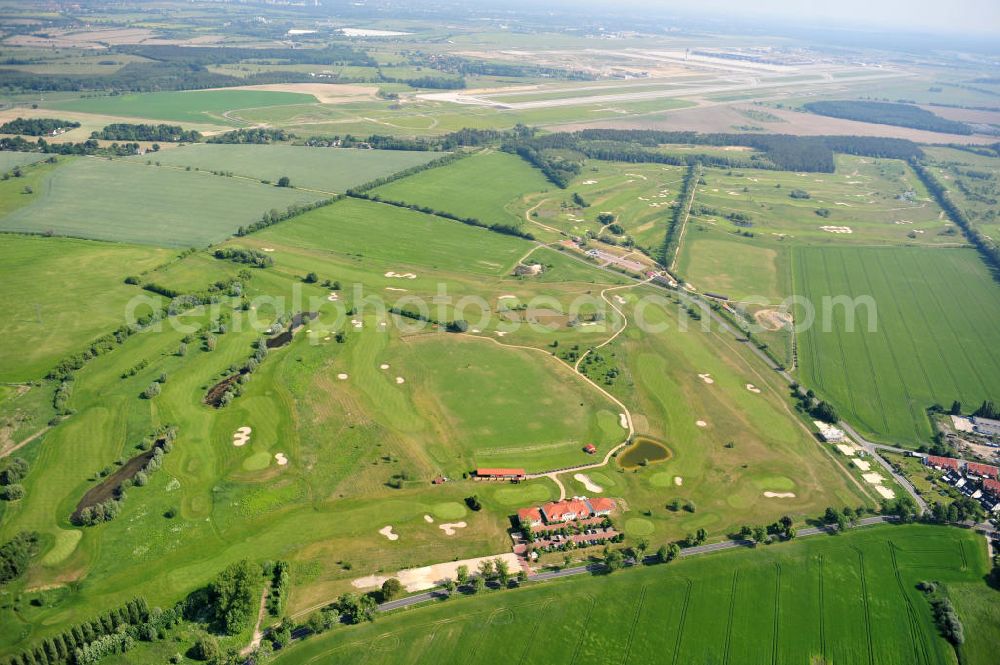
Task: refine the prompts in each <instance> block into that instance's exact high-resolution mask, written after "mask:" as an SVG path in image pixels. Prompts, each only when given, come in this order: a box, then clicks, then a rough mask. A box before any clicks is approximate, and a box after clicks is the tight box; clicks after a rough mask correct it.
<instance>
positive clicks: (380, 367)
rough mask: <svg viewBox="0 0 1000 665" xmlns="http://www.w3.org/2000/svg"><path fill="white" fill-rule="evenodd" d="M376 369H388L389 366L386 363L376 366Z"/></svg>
mask: <svg viewBox="0 0 1000 665" xmlns="http://www.w3.org/2000/svg"><path fill="white" fill-rule="evenodd" d="M378 368H379V369H389V364H388V363H382V364H381V365H379V366H378Z"/></svg>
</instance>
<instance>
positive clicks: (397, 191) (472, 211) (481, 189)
mask: <svg viewBox="0 0 1000 665" xmlns="http://www.w3.org/2000/svg"><path fill="white" fill-rule="evenodd" d="M552 187H554V185H551V184H549V182H548V181H546V180H545V177H544V176H543V175H542V174H541V172H540V171H538V170H537V169H535V168H532V167H531V166H530V165H529V164H528V163H527V162H526V161H524V160H523V159H521V158H520V157H518V156H516V155H509V154H507V153H504V152H489V153H481V154H478V155H473V156H471V157H467V158H465V159H460V160H458V161H457V162H454V163H451V164H448V165H446V166H442V167H440V168H436V169H431V170H429V171H423V172H421V173H418V174H416V175H413V176H410V177H409V178H404V179H402V180H397V181H396V182H392V183H389V184H388V185H384V186H382V187H379V188H377V189H375V190H373V191H372V193H373V194H376V195H378V196H380V197H382V198H383V199H387V200H391V201H403V202H405V203H415V204H418V205H421V206H429V207H431V208H434V209H435V210H441V211H444V212H449V213H451V214H453V215H459V216H461V217H471V218H474V219H478V220H479V221H481V222H483V223H484V224H486V225H490V224H507V225H511V226H520V225H521V223H522V222H523V217H521V216H520V214H519V213H518V212H517V211H516V210H515V209H514V208H512V207H511V206H512V205H514V204H517V203H518V202H519V201H520V199H521V197H522V196H523V195H525V194H528V193H531V192H536V191H539V190H543V189H550V188H552Z"/></svg>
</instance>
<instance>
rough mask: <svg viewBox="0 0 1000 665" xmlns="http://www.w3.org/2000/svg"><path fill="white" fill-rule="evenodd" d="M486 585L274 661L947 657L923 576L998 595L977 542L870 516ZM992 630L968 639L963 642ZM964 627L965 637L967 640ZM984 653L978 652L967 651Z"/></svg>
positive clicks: (903, 663)
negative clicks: (614, 568) (567, 576)
mask: <svg viewBox="0 0 1000 665" xmlns="http://www.w3.org/2000/svg"><path fill="white" fill-rule="evenodd" d="M669 566H670V567H669V568H668V569H664V568H661V567H653V568H648V569H642V570H633V571H623V572H617V573H614V574H613V575H610V576H606V577H589V578H588V577H577V578H574V579H572V580H566V581H560V582H554V583H546V584H542V585H538V586H529V587H528V588H527V589H524V590H518V591H510V592H489V593H487V594H486V595H481V596H477V597H471V598H460V599H457V600H449V601H445V602H443V603H438V604H435V605H434V606H432V607H425V608H423V609H413V610H408V611H406V612H401V613H398V614H396V615H392V616H389V617H385V618H383V619H380V620H379V621H378V622H376V623H375V624H371V625H363V626H359V627H347V628H336V629H334V630H333V631H332V632H330V633H328V634H327V635H324V636H321V637H315V638H310V639H307V640H305V641H304V642H303V643H302V644H300V645H296V646H295V647H293V648H292V649H290V650H289V651H288V653H287V655H286V654H281V655H280V656H279V657H278V658H277V659H276V660H275V662H276V663H281V664H286V663H287V664H289V665H290V664H291V663H317V664H318V663H333V662H336V663H362V662H370V660H371V658H372V657H373V656H374V657H375V658H377V659H378V661H379V662H381V663H386V664H387V665H393V664H395V663H404V662H405V663H413V662H430V661H433V662H438V663H507V662H511V661H512V660H516V661H517V662H523V663H608V662H615V663H626V664H627V663H652V662H658V663H664V662H665V663H671V662H673V663H725V662H732V663H735V662H740V663H771V662H775V663H817V662H827V663H879V664H880V665H894V664H897V665H932V664H934V665H936V664H938V663H953V662H955V655H954V651H953V649H952V647H951V645H949V644H948V642H946V641H945V640H944V638H942V637H940V636H939V635H938V632H937V629H936V627H935V626H934V623H933V620H932V618H931V613H930V609H929V605H928V603H927V601H926V600H925V599H924V598H923V594H921V593H920V592H919V591H917V590H916V589H915V585H916V584H917V583H918V582H920V581H921V580H925V579H933V580H937V581H940V582H943V583H945V584H946V585H950V584H955V585H956V586H955V588H956V591H957V590H958V589H959V588H961V589H962V592H963V593H968V594H970V595H972V596H974V597H976V598H981V599H983V601H984V602H988V599H989V598H991V597H992V598H993V601H992V602H997V601H996V598H995V597H996V595H997V592H996V591H993V590H991V589H990V588H988V587H987V586H986V585H985V584H984V583H983V582H982V581H981V579H980V578H981V576H982V575H983V573H984V572H985V570H986V559H985V551H984V547H983V543H982V541H981V539H979V538H978V537H976V536H975V535H974V534H972V533H970V532H966V531H959V530H946V529H941V528H938V527H924V526H901V527H875V528H870V529H865V530H860V531H858V532H855V533H850V534H846V535H843V536H839V537H824V536H817V537H812V538H810V539H808V540H802V541H800V542H796V543H790V544H787V545H778V546H772V547H771V548H767V549H764V550H763V551H755V552H731V553H725V554H715V555H708V556H704V557H698V558H697V559H691V560H682V561H680V562H676V563H672V564H669ZM997 637H998V633H997V629H996V626H994V627H993V628H992V629H988V630H984V631H981V632H980V633H979V634H977V635H976V636H975V637H974V638H970V644H969V645H968V647H969V652H970V653H972V652H973V650H974V649H981V648H983V647H984V646H985V645H986V644H988V643H989V640H991V639H996V638H997ZM972 640H975V646H974V645H973V643H972ZM978 662H982V663H985V662H987V661H978Z"/></svg>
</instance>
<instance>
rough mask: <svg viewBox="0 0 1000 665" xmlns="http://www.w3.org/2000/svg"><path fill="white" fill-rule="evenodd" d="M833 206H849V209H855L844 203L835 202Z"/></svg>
mask: <svg viewBox="0 0 1000 665" xmlns="http://www.w3.org/2000/svg"><path fill="white" fill-rule="evenodd" d="M833 205H835V206H847V207H848V208H851V207H853V206H852V205H851V204H850V203H844V202H843V201H834V202H833Z"/></svg>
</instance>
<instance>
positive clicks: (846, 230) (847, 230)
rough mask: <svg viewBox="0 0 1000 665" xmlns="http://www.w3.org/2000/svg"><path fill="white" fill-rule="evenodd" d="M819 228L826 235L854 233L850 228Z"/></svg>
mask: <svg viewBox="0 0 1000 665" xmlns="http://www.w3.org/2000/svg"><path fill="white" fill-rule="evenodd" d="M819 228H820V229H822V230H823V231H826V232H827V233H854V231H853V230H852V229H851V227H850V226H821V227H819Z"/></svg>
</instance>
